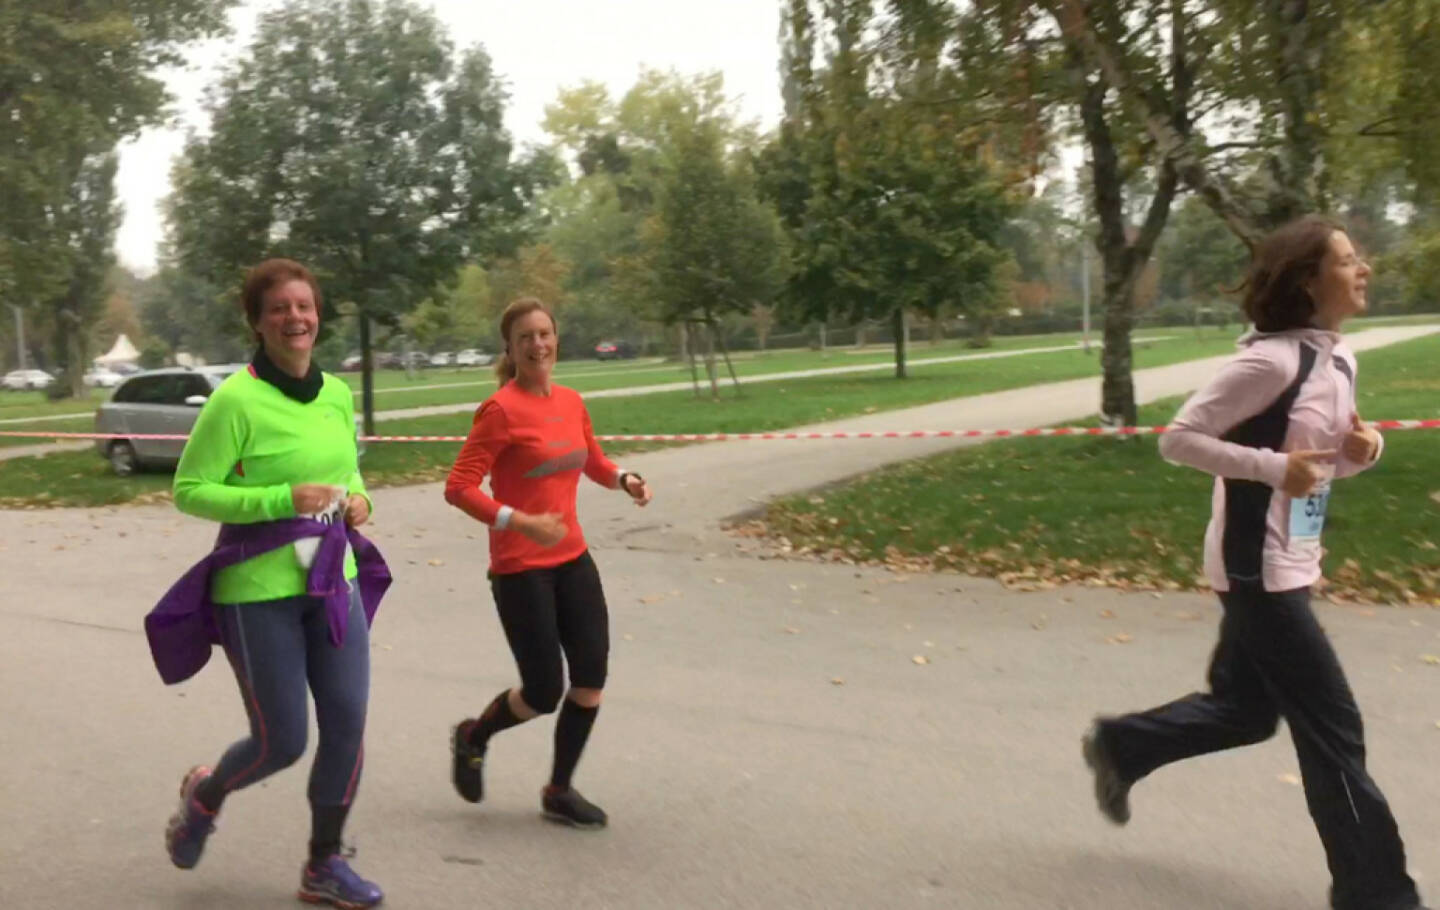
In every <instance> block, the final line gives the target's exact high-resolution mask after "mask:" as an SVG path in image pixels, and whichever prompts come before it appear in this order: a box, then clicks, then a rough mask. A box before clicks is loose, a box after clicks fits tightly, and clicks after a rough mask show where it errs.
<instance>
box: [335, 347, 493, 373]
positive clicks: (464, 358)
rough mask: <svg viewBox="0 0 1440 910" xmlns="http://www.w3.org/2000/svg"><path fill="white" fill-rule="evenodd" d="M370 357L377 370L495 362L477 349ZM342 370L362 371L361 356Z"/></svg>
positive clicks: (354, 356)
mask: <svg viewBox="0 0 1440 910" xmlns="http://www.w3.org/2000/svg"><path fill="white" fill-rule="evenodd" d="M370 356H371V357H372V358H374V363H375V368H376V369H377V370H403V369H405V368H406V366H409V367H410V368H412V369H416V370H421V369H424V368H425V367H485V366H489V365H490V364H492V363H494V362H495V355H494V354H487V353H485V352H484V351H481V350H479V349H476V348H469V349H467V350H464V351H459V352H453V351H440V352H439V353H436V354H426V353H423V352H421V351H410V352H409V353H406V354H395V353H391V352H390V351H376V352H374V353H373V354H371V355H370ZM340 369H342V370H358V369H360V355H359V354H351V355H350V356H349V357H346V358H345V359H344V360H342V361H340Z"/></svg>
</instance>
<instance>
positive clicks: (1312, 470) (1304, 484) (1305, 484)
mask: <svg viewBox="0 0 1440 910" xmlns="http://www.w3.org/2000/svg"><path fill="white" fill-rule="evenodd" d="M1334 460H1335V450H1334V449H1322V450H1313V449H1311V450H1304V451H1299V452H1290V453H1288V454H1287V455H1286V456H1285V482H1284V483H1282V484H1281V485H1280V489H1281V490H1283V491H1284V492H1285V495H1286V496H1289V497H1291V498H1292V499H1299V498H1300V497H1302V496H1309V495H1310V493H1311V491H1313V490H1314V489H1315V487H1316V486H1318V485H1319V484H1320V483H1321V482H1322V481H1324V480H1325V479H1326V478H1327V477H1329V476H1330V471H1329V470H1328V465H1330V464H1331V463H1332V462H1333V461H1334Z"/></svg>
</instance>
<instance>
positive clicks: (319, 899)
mask: <svg viewBox="0 0 1440 910" xmlns="http://www.w3.org/2000/svg"><path fill="white" fill-rule="evenodd" d="M297 896H298V897H299V898H300V899H301V900H302V901H304V902H305V903H307V904H329V905H331V906H332V907H339V908H340V910H365V908H367V907H373V906H375V905H376V904H378V903H380V902H381V901H382V900H384V899H385V894H384V892H382V891H381V890H380V886H379V885H377V884H375V883H374V882H367V881H365V879H363V878H361V877H360V876H359V875H356V874H355V870H354V869H351V868H350V864H349V863H347V862H345V860H344V858H342V857H341V856H340V854H338V853H334V854H331V855H330V856H329V857H328V858H326V860H325V861H324V862H322V863H319V864H318V865H317V864H315V863H306V864H305V867H304V868H303V869H301V870H300V893H299V894H298V895H297Z"/></svg>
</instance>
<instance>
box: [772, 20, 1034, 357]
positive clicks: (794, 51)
mask: <svg viewBox="0 0 1440 910" xmlns="http://www.w3.org/2000/svg"><path fill="white" fill-rule="evenodd" d="M893 5H894V6H896V7H898V8H899V9H898V11H896V12H895V15H894V16H893V21H891V22H889V23H888V24H889V27H888V29H881V30H880V31H879V32H878V33H877V31H876V28H875V24H876V22H875V9H874V5H873V4H872V3H870V2H865V0H837V2H832V3H825V4H822V5H821V7H820V15H819V16H816V15H815V14H814V11H813V10H812V9H811V6H810V5H809V4H808V3H804V2H798V0H797V2H794V3H791V4H790V5H789V7H788V9H787V10H786V13H785V21H786V23H787V25H788V32H787V35H786V38H785V41H784V42H783V43H782V47H783V50H782V58H783V59H785V60H787V61H790V65H789V66H788V67H787V69H786V71H785V73H784V74H783V80H782V84H783V85H784V86H786V88H785V91H786V92H787V98H793V99H795V101H794V103H793V104H792V105H791V106H790V107H789V113H788V114H787V117H786V120H785V122H784V123H783V124H782V127H781V131H780V136H779V138H778V139H777V141H776V142H775V143H773V144H772V145H771V147H770V149H769V150H767V152H766V154H764V155H762V157H761V165H762V167H763V169H764V172H765V180H764V185H765V187H766V191H767V195H768V196H769V198H771V199H773V200H774V201H775V202H776V204H777V206H778V208H779V210H780V212H781V216H782V219H783V221H784V223H785V225H786V226H787V228H788V229H789V232H790V235H791V238H792V241H793V242H792V247H793V251H794V254H793V260H794V261H793V266H794V272H793V277H792V279H791V284H790V287H789V290H788V293H787V296H786V299H787V301H788V303H789V304H790V306H791V307H792V308H794V309H795V310H798V311H799V312H800V313H803V314H805V315H807V316H810V317H812V318H824V317H825V316H826V315H828V314H831V313H834V314H837V315H841V316H844V317H847V318H850V319H853V320H866V319H880V320H889V321H890V322H891V323H892V325H893V326H894V330H895V331H894V334H895V344H896V349H895V354H896V356H895V368H896V375H897V376H900V377H903V376H905V375H906V365H905V360H906V357H905V341H906V338H907V335H908V332H907V330H906V328H905V326H906V314H907V312H909V311H911V310H915V311H919V312H922V313H925V314H926V315H930V316H932V317H935V316H938V315H939V314H940V313H941V311H942V310H943V309H945V308H947V307H951V308H957V309H959V310H960V311H961V312H965V311H967V309H968V310H970V311H972V312H973V313H974V314H975V315H976V316H977V317H982V316H983V315H985V314H987V313H989V312H992V311H993V304H994V299H995V278H996V275H995V270H996V269H997V268H998V266H999V265H1000V263H1001V262H1003V261H1004V255H1003V254H1002V253H1001V252H1000V251H999V250H998V248H997V247H996V240H997V237H998V234H999V232H1000V229H1001V227H1002V226H1003V224H1004V221H1005V219H1006V217H1007V215H1008V213H1009V210H1010V203H1009V200H1008V198H1007V194H1006V192H1005V188H1004V187H1003V186H1002V185H1001V183H1000V181H999V180H998V179H997V178H998V175H997V174H996V173H995V172H994V171H993V170H992V168H991V167H990V166H989V165H988V164H987V162H986V160H985V157H986V153H985V149H984V143H983V141H982V139H981V137H979V136H978V135H977V134H975V133H973V132H970V131H968V130H966V129H964V128H962V125H961V120H962V118H963V117H964V115H965V113H966V111H965V110H964V109H963V108H962V107H961V106H960V105H958V104H956V103H954V101H953V99H949V98H946V97H944V92H943V91H942V86H941V81H940V73H939V65H940V59H941V57H942V54H943V52H944V49H945V47H946V45H947V41H948V39H947V37H946V36H947V35H948V34H949V33H950V30H951V29H952V27H953V25H952V20H951V18H950V14H949V12H948V6H947V5H946V4H940V3H931V2H921V0H916V2H914V3H907V4H893ZM817 43H819V45H820V46H821V47H822V48H823V57H824V64H825V65H824V67H823V68H822V69H819V70H816V69H814V68H813V67H811V65H810V64H809V57H810V56H811V54H812V48H814V47H815V46H817ZM977 321H979V322H984V321H985V320H984V319H978V320H977Z"/></svg>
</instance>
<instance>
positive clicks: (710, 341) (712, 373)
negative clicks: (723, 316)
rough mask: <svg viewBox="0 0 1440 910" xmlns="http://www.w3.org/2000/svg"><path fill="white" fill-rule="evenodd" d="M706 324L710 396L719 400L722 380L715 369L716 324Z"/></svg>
mask: <svg viewBox="0 0 1440 910" xmlns="http://www.w3.org/2000/svg"><path fill="white" fill-rule="evenodd" d="M704 326H705V328H706V329H707V331H706V333H705V374H706V375H707V376H709V377H710V397H711V398H712V399H715V400H717V401H718V400H719V398H720V382H719V378H718V377H717V376H716V370H715V325H714V324H713V323H711V322H709V321H707V322H705V323H704Z"/></svg>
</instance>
